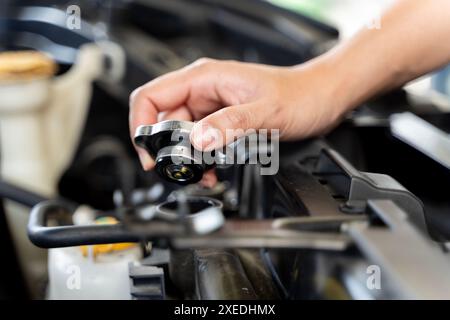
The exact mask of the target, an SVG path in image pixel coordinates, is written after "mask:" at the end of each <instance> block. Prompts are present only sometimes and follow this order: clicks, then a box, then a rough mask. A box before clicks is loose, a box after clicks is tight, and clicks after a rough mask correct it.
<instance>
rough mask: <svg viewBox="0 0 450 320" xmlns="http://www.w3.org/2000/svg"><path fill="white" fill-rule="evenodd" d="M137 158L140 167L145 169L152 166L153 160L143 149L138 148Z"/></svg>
mask: <svg viewBox="0 0 450 320" xmlns="http://www.w3.org/2000/svg"><path fill="white" fill-rule="evenodd" d="M138 155H139V160H140V161H141V165H142V168H143V169H144V170H145V171H147V170H150V169H151V167H152V163H153V160H152V158H151V157H150V155H149V154H148V153H147V151H145V150H138Z"/></svg>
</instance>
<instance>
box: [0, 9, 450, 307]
mask: <svg viewBox="0 0 450 320" xmlns="http://www.w3.org/2000/svg"><path fill="white" fill-rule="evenodd" d="M19 2H21V3H20V4H21V5H24V6H11V7H8V11H7V14H8V16H7V19H6V20H4V21H3V23H4V25H6V29H7V30H9V31H13V32H8V33H5V35H4V37H3V40H4V41H3V42H2V43H3V44H4V48H7V49H18V48H34V49H39V50H44V51H50V52H52V53H53V54H54V56H55V57H56V58H57V59H58V58H59V61H58V62H59V66H60V70H61V71H60V72H61V73H64V72H65V71H66V70H68V69H69V68H70V67H71V63H72V62H73V61H74V59H75V54H76V52H77V50H78V48H79V47H80V46H81V45H82V44H84V43H87V42H91V41H94V40H100V39H109V40H112V41H114V42H116V43H119V44H120V45H121V46H122V47H123V48H124V49H125V53H126V58H127V69H126V73H125V76H124V78H123V79H122V80H121V81H120V82H119V83H108V82H104V81H101V82H97V83H96V84H95V86H94V91H93V96H92V100H91V103H90V108H89V113H88V116H87V119H86V122H85V126H84V129H83V133H82V136H81V140H80V143H79V146H78V147H77V151H76V154H75V157H74V159H73V161H72V164H71V165H70V167H69V168H68V169H67V170H66V171H65V173H64V175H63V176H62V177H61V179H60V182H59V186H58V189H59V194H60V196H61V198H64V199H67V200H70V201H71V202H73V203H77V204H87V205H89V206H91V207H93V208H95V209H97V210H99V211H102V212H113V211H114V210H115V209H117V208H120V207H121V206H122V205H123V199H131V200H130V201H138V200H133V199H138V196H137V194H139V192H144V191H145V190H150V189H152V188H155V186H156V185H158V186H160V187H162V188H161V189H160V190H162V191H159V192H158V193H157V194H156V196H155V197H154V198H151V199H146V200H145V201H148V202H150V203H159V202H161V201H164V200H165V199H166V198H167V197H168V196H169V195H170V194H171V193H172V192H173V191H175V190H177V189H179V187H178V186H177V185H174V184H171V183H168V182H166V181H162V180H161V179H160V178H159V177H158V176H157V175H156V174H154V173H148V172H144V171H143V170H142V169H141V168H140V165H139V163H138V159H137V157H136V155H135V152H134V149H133V147H132V144H131V141H130V139H129V129H128V96H129V94H130V92H131V91H132V90H133V89H134V88H136V87H138V86H139V85H142V84H144V83H145V82H147V81H149V80H151V79H153V78H155V77H157V76H159V75H161V74H164V73H166V72H169V71H171V70H174V69H177V68H179V67H182V66H184V65H187V64H188V63H190V62H192V61H194V60H196V59H198V58H200V57H203V56H208V57H212V58H218V59H236V60H241V61H252V62H258V63H266V64H274V65H293V64H298V63H301V62H304V61H307V60H309V59H311V58H313V57H315V56H317V55H318V54H320V53H322V52H324V51H326V50H327V49H329V48H330V47H331V46H332V45H333V44H334V43H335V42H336V41H337V37H338V33H337V31H336V30H335V29H333V28H331V27H329V26H326V25H323V24H322V23H319V22H317V21H314V20H312V19H310V18H308V17H306V16H302V15H299V14H296V13H293V12H289V11H286V10H284V9H281V8H279V7H275V6H273V5H271V4H269V3H266V2H262V1H254V0H245V1H239V2H238V1H225V0H214V1H213V0H208V1H207V0H201V1H200V0H196V1H194V0H172V1H156V0H146V1H144V0H142V1H104V2H102V1H79V4H80V6H81V7H82V10H83V12H86V13H87V14H86V15H84V16H83V23H84V24H85V26H83V29H82V32H75V31H69V30H67V29H64V28H62V27H61V24H62V23H63V22H61V21H63V20H61V21H59V20H58V18H57V17H60V18H61V19H63V17H64V16H65V15H64V13H63V12H61V11H56V10H57V9H55V8H49V7H31V6H26V5H34V4H33V1H31V2H29V3H27V1H19ZM15 5H16V4H15ZM48 5H53V6H55V7H58V6H61V7H62V6H63V5H62V4H61V3H60V2H58V1H48ZM5 8H6V5H5ZM54 10H55V11H54ZM58 12H59V13H58ZM268 12H270V15H269V14H268ZM55 13H57V14H55ZM50 14H55V15H54V17H56V19H53V20H52V21H51V22H49V21H46V17H48V15H50ZM31 17H33V18H31ZM36 17H37V18H36ZM30 33H31V34H34V35H36V36H35V37H30V36H29V34H30ZM37 35H45V37H47V38H50V39H51V40H52V41H53V42H55V43H58V44H59V45H61V46H62V47H57V46H47V44H46V42H45V41H40V40H39V37H38V36H37ZM63 47H64V50H63ZM106 63H107V62H106ZM404 112H410V113H413V114H415V115H417V116H418V117H420V118H422V119H424V120H426V121H427V122H429V123H431V124H433V125H434V126H435V127H437V128H439V129H440V130H443V131H445V132H446V133H449V131H450V126H449V125H450V122H449V119H450V118H449V115H448V114H447V113H444V112H442V111H439V109H438V108H436V107H434V106H433V105H432V104H427V105H412V104H411V102H410V101H409V100H408V97H407V95H406V93H405V92H404V91H403V90H397V91H395V92H392V93H390V94H388V95H386V96H384V97H380V98H378V99H376V100H374V101H371V102H369V103H367V104H366V105H364V106H361V107H360V108H359V109H358V110H357V111H355V112H354V113H353V114H351V115H349V117H348V119H346V121H345V122H343V123H342V124H341V125H340V126H339V127H338V128H336V129H335V130H333V131H332V132H331V133H329V134H328V135H327V136H325V137H319V138H316V139H311V140H308V141H302V142H284V143H282V144H281V146H280V171H279V173H278V174H277V175H275V176H260V175H259V174H258V166H253V165H245V166H235V167H232V168H228V169H224V170H218V171H217V174H218V176H219V180H220V185H219V186H218V187H217V188H216V189H214V190H204V189H202V188H200V187H188V188H187V193H189V194H192V195H208V196H211V197H213V198H217V199H220V200H221V201H222V202H223V203H224V214H225V217H226V218H236V217H238V218H241V219H255V220H262V219H276V218H292V217H295V218H298V217H312V218H318V219H319V222H320V221H321V220H320V219H325V220H326V219H331V221H334V219H337V220H338V221H339V219H350V218H351V219H353V217H355V216H356V217H357V216H358V215H360V214H362V213H364V214H366V213H368V214H367V216H369V217H370V219H369V221H370V223H371V225H373V226H378V227H383V226H384V227H386V226H387V225H388V223H386V221H384V222H383V221H382V219H380V218H379V216H377V215H376V214H373V212H375V211H376V208H378V207H377V206H376V204H377V203H375V204H374V203H368V201H369V200H380V199H383V200H386V199H387V200H392V201H394V202H395V203H396V205H397V206H398V207H400V208H401V209H402V210H404V211H406V212H408V214H410V218H411V217H412V218H411V220H412V221H413V222H412V224H413V225H414V226H416V227H417V228H418V229H419V230H421V231H423V232H424V234H431V236H432V237H433V238H434V239H435V240H439V241H441V242H442V241H443V242H445V241H447V239H448V237H449V235H450V219H449V216H448V214H447V212H449V209H450V200H449V197H448V195H447V190H448V187H449V185H450V175H449V168H447V167H445V166H444V165H442V164H441V163H438V162H437V161H436V160H435V159H432V158H431V157H429V156H428V155H427V154H424V153H423V152H422V151H420V150H419V149H418V148H415V147H413V146H411V145H409V144H408V143H406V142H405V141H402V140H400V139H398V138H397V137H395V136H394V135H393V134H392V130H391V125H390V124H391V122H390V119H391V118H390V117H391V116H392V115H393V114H401V113H404ZM424 143H426V141H424ZM367 172H370V173H382V174H386V175H388V176H390V177H392V178H393V179H395V180H396V181H398V183H400V184H401V185H398V184H396V183H394V182H393V181H391V180H392V179H391V178H388V177H381V176H375V175H372V174H366V173H367ZM136 203H137V202H136ZM136 203H134V204H136ZM421 215H424V221H426V225H427V227H425V228H424V225H423V224H422V223H423V222H424V221H422V220H421V218H420V217H421ZM319 222H318V223H317V225H314V226H313V227H311V228H313V231H318V232H328V231H333V232H335V231H338V230H340V227H341V225H340V224H339V223H337V224H336V223H335V224H333V223H328V224H325V225H322V224H321V223H319ZM293 228H295V226H294V227H293ZM355 232H356V231H355ZM152 241H153V248H154V249H153V251H152V252H151V253H149V254H148V256H147V257H146V258H145V259H144V261H146V262H144V263H143V264H144V265H152V266H158V267H160V268H162V269H163V271H164V282H165V293H166V296H167V297H170V298H177V299H328V298H330V299H336V298H343V299H345V298H352V297H353V298H355V297H356V298H358V297H357V296H355V295H354V292H351V290H349V289H348V287H347V286H346V285H345V284H348V282H347V281H349V280H348V279H351V278H352V277H355V278H357V277H358V274H359V273H358V272H357V271H358V270H359V269H358V266H359V264H360V263H361V261H362V260H363V259H364V258H363V257H365V256H367V254H366V253H365V252H364V250H363V248H362V247H361V246H350V247H349V248H348V249H346V250H345V253H344V254H342V255H341V254H340V252H336V251H333V250H330V251H328V250H310V249H294V248H290V249H288V248H270V247H269V248H251V249H248V248H228V249H227V248H196V249H180V248H174V247H173V246H171V245H170V242H169V243H168V241H167V239H152ZM175 247H176V246H175ZM337 251H339V250H337ZM11 255H13V253H12V254H11ZM369 256H370V254H369ZM355 270H356V271H355ZM136 286H138V285H137V284H136ZM242 288H246V289H245V290H243V289H242ZM397 289H398V288H397ZM390 290H391V288H389V289H386V290H384V291H383V294H384V296H383V295H382V297H391V296H394V297H395V294H394V293H392V292H395V290H394V291H392V292H391V291H390ZM10 292H13V291H10ZM136 292H139V290H137V291H136ZM132 296H133V294H132ZM142 297H144V298H152V297H153V296H151V295H147V296H146V295H145V294H144V293H142V292H140V293H138V294H135V295H134V298H142Z"/></svg>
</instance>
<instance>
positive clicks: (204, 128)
mask: <svg viewBox="0 0 450 320" xmlns="http://www.w3.org/2000/svg"><path fill="white" fill-rule="evenodd" d="M191 141H192V144H193V145H194V147H195V148H196V149H199V150H204V151H211V150H213V149H215V148H219V147H220V146H221V144H220V142H221V141H220V131H219V130H218V129H216V128H213V127H211V126H210V125H209V124H202V123H197V124H196V125H195V126H194V128H192V132H191Z"/></svg>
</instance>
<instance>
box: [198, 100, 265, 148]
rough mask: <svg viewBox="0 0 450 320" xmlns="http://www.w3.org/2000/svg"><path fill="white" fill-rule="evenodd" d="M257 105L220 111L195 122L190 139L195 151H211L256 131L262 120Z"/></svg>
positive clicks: (260, 111)
mask: <svg viewBox="0 0 450 320" xmlns="http://www.w3.org/2000/svg"><path fill="white" fill-rule="evenodd" d="M263 117H264V114H263V112H262V109H261V108H260V105H259V104H258V103H249V104H241V105H235V106H230V107H226V108H223V109H220V110H218V111H216V112H214V113H212V114H210V115H209V116H207V117H205V118H203V119H202V120H200V121H199V122H197V123H196V124H195V125H194V127H193V128H192V131H191V135H190V139H191V143H192V144H193V146H194V147H195V148H196V149H199V150H203V151H211V150H214V149H218V148H221V147H223V146H224V145H226V144H229V143H231V142H232V141H234V140H235V139H237V138H240V137H242V136H244V135H247V134H248V133H250V130H255V131H256V130H258V129H259V128H260V126H261V124H262V122H263V120H264V118H263Z"/></svg>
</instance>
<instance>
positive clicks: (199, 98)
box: [129, 59, 218, 169]
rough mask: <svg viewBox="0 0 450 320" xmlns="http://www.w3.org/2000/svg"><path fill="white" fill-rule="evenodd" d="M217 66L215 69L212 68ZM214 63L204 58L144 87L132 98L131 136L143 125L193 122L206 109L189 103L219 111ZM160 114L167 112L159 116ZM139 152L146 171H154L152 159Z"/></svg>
mask: <svg viewBox="0 0 450 320" xmlns="http://www.w3.org/2000/svg"><path fill="white" fill-rule="evenodd" d="M212 67H214V68H212ZM212 69H215V63H214V62H213V61H212V60H210V59H201V60H199V61H197V62H195V63H193V64H191V65H190V66H188V67H185V68H183V69H180V70H178V71H174V72H171V73H168V74H166V75H164V76H162V77H159V78H157V79H155V80H153V81H150V82H149V83H147V84H145V85H144V86H142V87H139V88H138V89H136V90H135V91H134V92H133V93H132V94H131V96H130V117H129V127H130V136H131V138H132V140H133V138H134V133H135V131H136V129H137V127H139V126H140V125H151V124H154V123H156V122H157V121H158V117H161V118H164V119H180V120H192V119H193V116H192V113H196V114H197V116H198V114H203V113H204V112H208V111H205V110H196V109H195V108H196V107H195V108H192V107H189V108H188V107H187V106H188V102H189V103H190V104H192V102H195V105H198V106H200V107H199V108H205V107H206V108H208V109H214V108H218V103H217V96H216V92H215V91H214V90H213V87H214V81H213V79H215V72H211V71H212ZM161 113H165V114H164V115H162V116H160V114H161ZM136 150H137V151H138V154H139V158H140V160H141V162H142V166H143V168H144V169H146V168H152V166H153V164H152V161H151V159H150V158H149V157H148V156H147V155H146V154H145V151H140V150H142V149H139V148H138V147H136Z"/></svg>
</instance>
